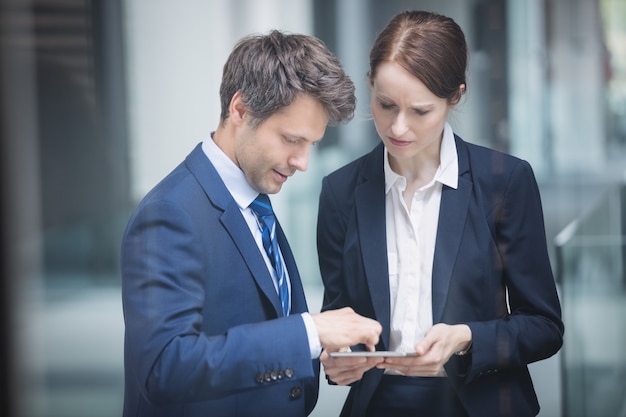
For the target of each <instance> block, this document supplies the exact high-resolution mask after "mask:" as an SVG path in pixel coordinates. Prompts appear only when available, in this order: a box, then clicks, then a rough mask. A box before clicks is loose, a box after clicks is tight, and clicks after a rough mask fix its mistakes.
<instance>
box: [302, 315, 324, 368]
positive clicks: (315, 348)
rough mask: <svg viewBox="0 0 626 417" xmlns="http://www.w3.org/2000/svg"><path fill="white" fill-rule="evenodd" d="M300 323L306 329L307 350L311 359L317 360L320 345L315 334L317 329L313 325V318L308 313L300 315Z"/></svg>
mask: <svg viewBox="0 0 626 417" xmlns="http://www.w3.org/2000/svg"><path fill="white" fill-rule="evenodd" d="M302 321H304V327H305V328H306V334H307V336H308V338H309V349H310V350H311V359H317V358H319V356H320V355H321V354H322V344H321V343H320V338H319V336H318V334H317V328H316V327H315V323H313V317H311V315H310V314H309V313H302Z"/></svg>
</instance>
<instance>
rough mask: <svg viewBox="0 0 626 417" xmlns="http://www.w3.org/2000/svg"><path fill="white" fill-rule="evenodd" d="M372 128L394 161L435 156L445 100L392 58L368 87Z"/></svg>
mask: <svg viewBox="0 0 626 417" xmlns="http://www.w3.org/2000/svg"><path fill="white" fill-rule="evenodd" d="M371 93H372V94H371V96H372V98H371V100H372V101H371V103H370V105H371V110H372V116H373V117H374V124H375V125H376V131H377V132H378V135H379V136H380V138H381V139H382V141H383V142H384V144H385V146H386V147H387V150H388V151H389V155H390V157H391V158H392V159H393V160H395V162H397V163H398V164H402V163H403V162H405V161H406V162H409V163H410V162H411V161H419V160H422V159H424V158H428V159H431V158H436V160H437V162H438V160H439V149H440V144H441V138H442V136H443V129H444V126H445V123H446V119H447V117H448V111H449V110H450V109H451V108H452V107H453V106H452V105H450V104H449V103H448V100H446V99H444V98H440V97H437V96H436V95H434V94H433V93H432V92H431V91H430V90H429V89H428V88H426V86H425V85H424V83H422V82H421V81H420V80H418V79H417V78H415V77H414V76H413V75H411V74H410V73H409V72H407V71H406V70H405V69H404V68H402V67H401V66H400V65H398V64H396V63H395V62H385V63H383V64H381V65H380V66H379V67H378V69H377V74H376V78H374V82H373V85H372V91H371Z"/></svg>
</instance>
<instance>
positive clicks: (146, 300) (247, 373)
mask: <svg viewBox="0 0 626 417" xmlns="http://www.w3.org/2000/svg"><path fill="white" fill-rule="evenodd" d="M276 233H277V235H278V239H279V244H280V246H281V249H282V252H283V255H284V259H285V263H286V265H287V269H288V271H289V276H290V278H291V289H292V293H291V294H292V315H290V316H289V317H286V318H285V317H281V316H282V313H281V307H280V301H279V298H278V295H277V293H276V290H275V288H274V285H273V282H272V278H271V277H270V274H269V272H268V270H267V267H266V264H265V262H264V260H263V257H262V254H261V252H260V250H259V248H258V246H257V245H256V243H255V240H254V238H253V236H252V233H251V232H250V229H249V227H248V225H247V223H246V222H245V220H244V218H243V216H242V214H241V211H240V209H239V207H238V206H237V204H236V203H235V201H234V199H233V198H232V196H231V195H230V193H229V192H228V190H227V188H226V186H225V185H224V183H223V182H222V180H221V178H220V177H219V175H218V173H217V171H216V170H215V169H214V167H213V165H212V164H211V163H210V161H209V159H208V158H207V157H206V155H205V154H204V153H203V151H202V149H201V146H200V145H198V146H197V147H196V148H195V149H194V150H193V151H192V152H191V154H190V155H189V156H188V157H187V158H186V160H185V161H184V162H183V163H182V164H180V165H179V166H178V167H177V168H176V169H174V171H173V172H171V173H170V174H169V175H168V176H167V177H166V178H165V179H164V180H163V181H161V182H160V183H159V184H158V185H157V186H156V187H155V188H154V189H153V190H152V191H151V192H150V193H149V194H148V195H147V196H146V197H145V198H144V199H143V201H142V202H141V203H140V204H139V206H138V207H137V209H136V210H135V212H134V213H133V215H132V217H131V219H130V221H129V224H128V226H127V228H126V231H125V234H124V238H123V243H122V257H121V267H122V276H123V281H122V298H123V308H124V320H125V325H126V329H125V348H124V349H125V352H124V354H125V398H124V416H125V417H130V416H133V417H135V416H141V417H156V416H163V417H176V416H198V417H199V416H203V417H206V416H246V417H247V416H252V415H254V416H277V415H281V416H305V415H307V414H309V413H310V411H311V410H312V409H313V407H314V405H315V402H316V400H317V395H318V388H319V379H318V377H319V361H318V360H311V353H310V348H309V344H308V339H307V334H306V329H305V326H304V323H303V321H302V318H301V317H300V314H298V313H301V312H304V311H307V305H306V301H305V297H304V292H303V289H302V284H301V281H300V276H299V274H298V270H297V268H296V264H295V261H294V258H293V254H292V252H291V250H290V248H289V245H288V243H287V240H286V238H285V235H284V233H283V231H282V229H281V228H280V225H278V224H277V232H276Z"/></svg>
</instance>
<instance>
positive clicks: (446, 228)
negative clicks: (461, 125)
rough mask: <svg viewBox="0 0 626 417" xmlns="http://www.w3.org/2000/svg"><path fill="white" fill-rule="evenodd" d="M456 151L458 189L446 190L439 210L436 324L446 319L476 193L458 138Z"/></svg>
mask: <svg viewBox="0 0 626 417" xmlns="http://www.w3.org/2000/svg"><path fill="white" fill-rule="evenodd" d="M456 147H457V154H458V159H459V183H458V188H457V189H456V190H455V189H453V188H450V187H447V186H444V187H443V190H442V193H441V206H440V208H439V226H438V228H437V239H436V243H435V256H434V260H433V278H432V279H433V281H432V304H433V323H439V322H440V321H441V318H442V316H443V310H444V307H445V303H446V299H447V295H448V288H449V287H450V280H451V278H452V271H453V269H454V265H455V262H456V259H457V253H458V250H459V245H460V244H461V239H462V237H463V229H464V225H465V220H466V218H467V210H468V206H469V201H470V197H471V194H472V189H473V185H472V182H471V179H470V174H469V158H468V155H467V149H466V147H465V146H464V145H463V144H462V142H461V141H460V139H459V138H456Z"/></svg>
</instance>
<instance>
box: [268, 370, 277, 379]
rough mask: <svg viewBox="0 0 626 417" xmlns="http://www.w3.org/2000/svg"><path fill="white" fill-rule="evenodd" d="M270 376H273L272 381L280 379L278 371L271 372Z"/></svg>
mask: <svg viewBox="0 0 626 417" xmlns="http://www.w3.org/2000/svg"><path fill="white" fill-rule="evenodd" d="M270 377H271V378H272V381H276V380H277V379H278V371H272V372H271V373H270Z"/></svg>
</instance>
